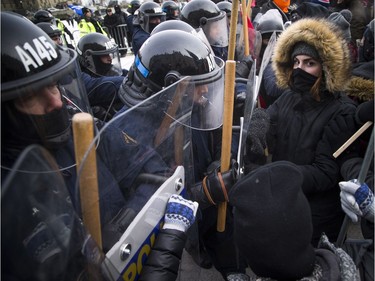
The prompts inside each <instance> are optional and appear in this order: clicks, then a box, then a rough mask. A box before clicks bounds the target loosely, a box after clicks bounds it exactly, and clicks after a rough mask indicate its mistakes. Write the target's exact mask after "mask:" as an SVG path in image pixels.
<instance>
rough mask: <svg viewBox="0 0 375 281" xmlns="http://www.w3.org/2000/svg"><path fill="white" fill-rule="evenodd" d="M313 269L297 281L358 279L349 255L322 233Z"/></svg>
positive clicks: (256, 280) (255, 280)
mask: <svg viewBox="0 0 375 281" xmlns="http://www.w3.org/2000/svg"><path fill="white" fill-rule="evenodd" d="M315 255H316V263H315V267H314V271H313V272H312V273H311V275H309V276H305V277H303V278H301V279H299V280H297V281H339V280H340V281H359V280H360V279H359V277H358V274H357V272H356V266H355V264H354V262H353V260H352V259H351V258H350V256H349V255H348V254H347V253H346V252H345V251H344V250H343V249H341V248H336V247H335V246H334V245H333V244H332V243H331V242H330V241H329V240H328V238H327V236H325V235H322V237H321V239H320V241H319V246H318V248H316V249H315ZM250 280H251V281H275V280H274V279H271V278H263V277H252V278H251V279H250Z"/></svg>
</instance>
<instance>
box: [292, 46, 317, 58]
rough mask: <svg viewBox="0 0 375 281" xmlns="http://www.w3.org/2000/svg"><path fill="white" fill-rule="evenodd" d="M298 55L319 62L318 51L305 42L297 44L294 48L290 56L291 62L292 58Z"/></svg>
mask: <svg viewBox="0 0 375 281" xmlns="http://www.w3.org/2000/svg"><path fill="white" fill-rule="evenodd" d="M298 55H306V56H310V57H312V58H313V59H316V60H318V61H320V57H319V54H318V51H317V50H316V49H315V48H314V47H313V46H311V45H309V44H307V43H305V42H298V43H297V44H296V45H295V46H294V48H293V52H292V55H291V57H292V61H293V59H294V57H295V56H298Z"/></svg>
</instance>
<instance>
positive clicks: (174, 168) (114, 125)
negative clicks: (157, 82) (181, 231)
mask: <svg viewBox="0 0 375 281" xmlns="http://www.w3.org/2000/svg"><path fill="white" fill-rule="evenodd" d="M195 88H196V83H195V82H192V81H191V79H190V78H189V77H186V78H184V79H182V80H180V81H179V82H178V83H175V84H173V85H171V86H169V87H167V88H165V89H163V90H162V91H160V92H158V93H156V94H154V95H152V96H151V97H149V98H148V99H146V100H144V101H142V102H140V103H139V104H137V105H136V106H134V107H131V108H129V109H127V110H124V111H121V112H119V113H118V114H117V115H115V116H114V118H113V119H111V121H110V122H108V123H105V124H102V125H101V126H99V127H98V131H97V132H96V134H95V137H94V139H93V142H92V143H91V145H90V147H89V149H88V151H89V150H91V149H95V153H96V160H97V171H98V175H97V176H98V190H99V201H100V202H99V208H100V218H101V229H102V242H103V249H104V252H105V253H106V257H107V259H106V261H107V260H108V261H109V262H110V265H113V267H111V269H112V270H113V271H112V272H111V275H112V276H115V275H116V278H115V279H116V280H137V279H138V278H139V276H140V275H141V274H142V267H143V266H144V264H145V262H146V261H147V256H148V255H149V253H150V251H151V249H152V247H153V245H154V243H155V240H156V239H157V237H158V233H159V231H160V229H161V227H162V225H163V220H164V213H165V208H166V205H167V202H168V199H169V198H170V196H171V195H172V194H181V195H183V196H186V195H187V193H188V188H187V187H188V186H189V185H190V183H191V182H192V179H193V178H194V177H193V169H192V168H191V167H192V158H191V147H190V146H191V142H190V138H191V128H192V120H194V118H195V116H194V114H196V112H199V114H202V110H194V109H196V106H197V102H196V98H197V97H196V96H195V91H194V89H195ZM193 123H194V122H193ZM198 123H199V122H198ZM199 124H200V123H199ZM87 161H88V158H87V157H86V156H84V160H83V162H82V165H81V168H80V169H79V171H78V175H81V169H84V167H85V165H89V163H87ZM109 187H111V188H112V195H109V191H108V188H109ZM113 190H117V191H118V192H117V191H113ZM75 191H76V193H77V194H76V195H75V197H79V194H78V191H79V187H78V182H77V183H76V188H75ZM120 197H121V198H120ZM81 201H82V198H81ZM196 274H198V276H199V272H198V273H196Z"/></svg>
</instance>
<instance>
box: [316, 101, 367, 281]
mask: <svg viewBox="0 0 375 281" xmlns="http://www.w3.org/2000/svg"><path fill="white" fill-rule="evenodd" d="M334 121H335V120H334ZM368 121H371V122H374V100H373V99H372V100H368V101H364V102H362V103H361V104H360V105H359V106H358V107H357V110H356V114H355V116H354V117H352V116H348V117H347V118H345V119H343V118H342V120H340V122H330V123H329V124H328V125H327V127H326V128H325V130H324V136H323V139H326V141H327V142H329V143H331V144H332V147H331V151H328V152H327V154H330V155H331V157H333V156H332V155H333V153H335V152H336V151H337V150H338V149H339V148H340V146H341V145H342V144H343V143H344V142H345V141H346V140H348V139H349V138H350V137H352V135H351V134H350V131H351V129H350V128H352V127H355V128H357V129H359V128H360V127H362V126H363V125H364V124H365V123H366V122H368ZM372 130H373V126H371V127H370V128H368V129H367V132H364V133H363V134H362V135H361V136H360V137H359V138H358V139H357V140H355V141H354V143H353V144H351V145H350V146H349V147H348V148H347V149H346V150H344V151H343V152H342V153H341V154H340V155H339V156H338V159H340V162H341V163H342V164H341V167H340V172H341V175H342V178H343V181H340V182H339V186H340V189H341V192H340V198H341V207H342V209H343V210H344V212H345V213H346V214H347V215H348V216H349V218H350V219H351V220H352V221H353V222H358V221H359V220H360V221H361V222H360V224H361V231H362V236H363V238H364V239H361V240H357V241H350V240H347V241H345V243H344V244H343V247H344V248H345V250H346V251H347V253H348V254H349V255H350V256H351V257H352V258H353V260H354V261H355V263H356V266H357V267H358V268H359V272H360V275H361V280H366V281H367V280H369V281H370V280H374V244H373V241H374V198H373V191H374V161H373V160H374V159H373V151H371V150H369V149H368V148H367V145H371V143H370V141H371V140H370V139H369V138H370V134H371V131H372ZM372 141H373V140H372ZM353 146H358V147H361V146H365V147H364V148H365V152H362V151H361V150H359V152H358V153H353V151H354V152H356V151H357V150H353V148H352V147H353ZM362 150H363V149H362ZM365 153H371V155H367V156H366V154H365ZM365 158H366V159H367V160H366V161H370V163H364V159H365ZM365 164H366V165H368V167H369V168H368V171H366V170H363V171H362V169H363V167H362V166H363V165H365ZM361 173H362V176H363V178H362V179H361V180H362V181H363V182H358V180H357V179H358V178H359V176H360V174H361ZM345 234H346V233H343V234H342V235H343V239H345V238H346V235H345ZM340 242H341V241H340ZM342 242H344V240H343V241H342ZM342 242H341V243H342Z"/></svg>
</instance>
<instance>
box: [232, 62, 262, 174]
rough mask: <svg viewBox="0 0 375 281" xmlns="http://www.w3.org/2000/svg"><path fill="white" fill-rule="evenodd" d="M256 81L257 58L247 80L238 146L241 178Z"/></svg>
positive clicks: (255, 102)
mask: <svg viewBox="0 0 375 281" xmlns="http://www.w3.org/2000/svg"><path fill="white" fill-rule="evenodd" d="M256 81H257V76H256V60H255V61H254V63H253V65H252V67H251V69H250V73H249V77H248V79H247V81H246V99H245V101H246V102H245V107H244V116H243V118H241V120H240V122H241V127H240V140H239V146H238V149H239V151H238V153H237V162H238V165H239V169H238V176H239V178H240V177H241V176H242V175H243V173H244V170H243V168H244V161H243V159H244V157H246V138H247V134H248V129H249V126H250V120H251V115H252V114H253V111H254V108H255V106H256V104H257V98H258V96H257V95H256Z"/></svg>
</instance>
